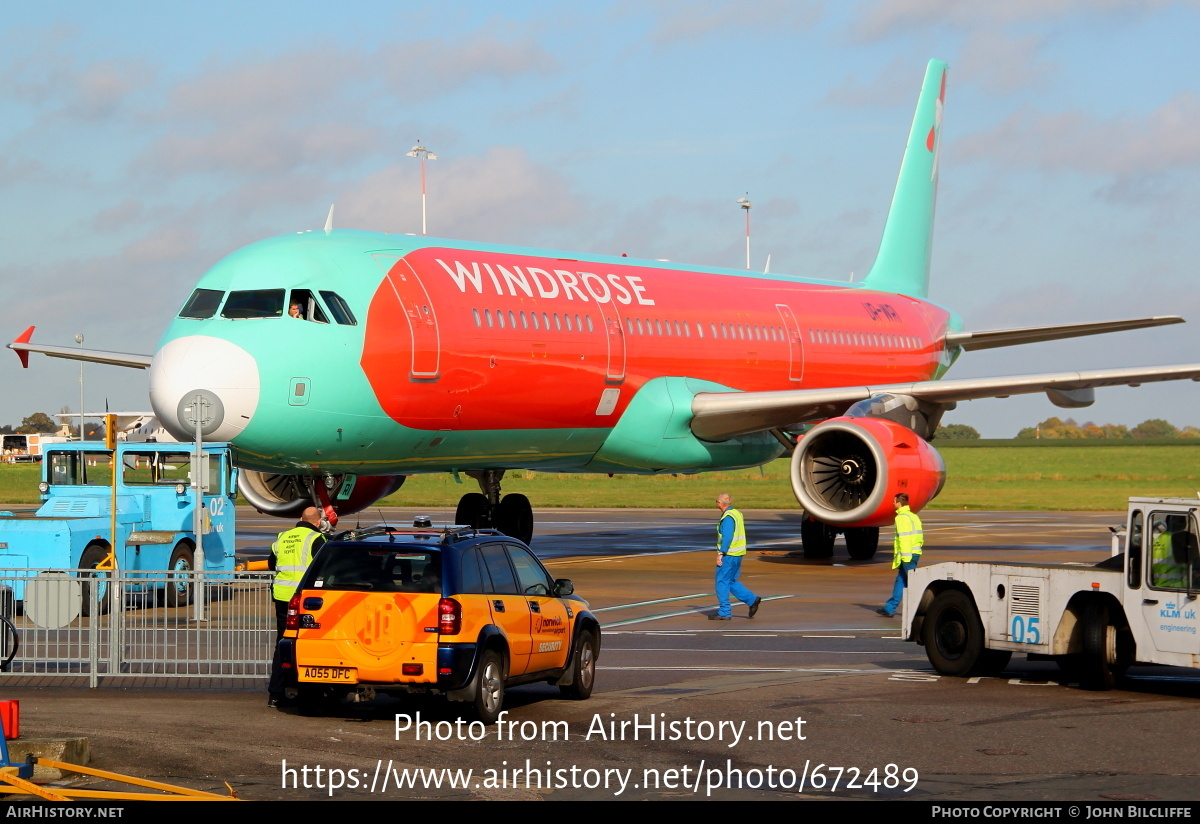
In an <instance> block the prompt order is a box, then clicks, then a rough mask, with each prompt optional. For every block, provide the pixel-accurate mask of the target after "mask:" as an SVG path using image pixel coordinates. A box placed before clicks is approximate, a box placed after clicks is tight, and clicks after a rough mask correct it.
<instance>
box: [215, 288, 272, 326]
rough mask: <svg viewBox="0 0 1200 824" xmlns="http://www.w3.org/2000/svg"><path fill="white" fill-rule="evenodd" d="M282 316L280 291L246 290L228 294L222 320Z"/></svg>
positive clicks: (222, 311)
mask: <svg viewBox="0 0 1200 824" xmlns="http://www.w3.org/2000/svg"><path fill="white" fill-rule="evenodd" d="M282 316H283V290H282V289H248V290H245V291H241V292H230V293H229V300H227V301H225V308H224V309H222V310H221V317H223V318H235V319H236V318H278V317H282Z"/></svg>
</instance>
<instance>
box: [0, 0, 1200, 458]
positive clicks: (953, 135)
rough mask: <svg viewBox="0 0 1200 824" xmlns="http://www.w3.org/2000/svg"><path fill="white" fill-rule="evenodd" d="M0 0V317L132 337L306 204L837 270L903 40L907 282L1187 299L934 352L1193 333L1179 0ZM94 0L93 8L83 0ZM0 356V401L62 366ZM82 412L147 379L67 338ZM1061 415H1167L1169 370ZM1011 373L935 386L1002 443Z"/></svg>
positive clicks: (865, 194) (1106, 358) (881, 207)
mask: <svg viewBox="0 0 1200 824" xmlns="http://www.w3.org/2000/svg"><path fill="white" fill-rule="evenodd" d="M113 5H114V4H95V3H77V2H58V3H53V4H50V3H46V4H19V5H16V6H12V7H8V8H6V9H5V14H4V15H3V18H0V193H2V194H0V197H2V199H3V204H4V220H3V221H0V246H2V248H3V250H4V254H3V256H2V257H0V288H3V293H4V296H5V300H4V301H3V303H2V304H0V306H2V308H0V319H2V320H3V325H2V329H0V331H2V332H3V333H4V334H6V335H8V336H9V338H10V339H11V338H12V337H15V336H16V335H17V334H18V333H19V332H20V331H21V330H23V329H24V328H25V327H26V326H27V325H30V324H36V325H37V326H38V331H37V334H36V337H35V340H37V341H40V342H44V343H57V344H70V343H71V342H72V339H73V336H74V335H75V334H76V333H77V332H82V333H84V334H85V335H86V339H87V341H86V342H87V345H88V346H90V347H94V348H101V349H113V350H118V351H129V352H145V353H149V352H152V351H153V349H154V347H155V345H156V343H157V341H158V338H159V336H160V335H161V333H162V330H163V328H164V327H165V325H166V322H167V319H168V318H169V317H170V316H171V315H172V314H173V313H174V312H175V311H176V310H177V308H178V307H179V305H180V304H181V303H182V301H183V299H184V298H185V297H186V296H187V294H188V293H189V292H190V290H191V287H192V285H193V284H194V282H195V281H196V280H197V279H198V277H199V276H200V275H201V274H202V273H203V271H204V270H206V269H207V268H208V267H209V266H211V265H212V264H213V263H215V262H216V261H217V260H218V259H219V258H221V257H223V256H224V255H225V254H227V253H229V252H230V251H232V250H234V249H236V248H238V247H239V246H241V245H244V244H246V243H249V242H252V241H254V240H257V239H260V238H263V237H267V236H270V235H276V234H283V233H287V232H292V231H296V230H300V229H307V228H314V227H318V226H320V225H322V224H323V222H324V218H325V213H326V211H327V210H328V208H329V205H330V204H331V203H336V204H337V211H336V223H337V225H338V226H340V227H346V228H365V229H378V230H391V231H401V232H413V231H419V227H420V201H419V176H418V175H419V168H418V164H417V163H416V161H414V160H413V159H411V158H408V157H405V152H407V151H408V149H409V148H410V147H411V146H412V145H413V144H414V143H415V142H416V141H417V139H420V140H421V141H422V142H423V143H425V145H427V146H429V147H430V148H431V149H432V150H434V151H436V152H437V153H438V154H439V159H438V160H436V161H432V162H431V164H430V168H429V208H430V214H429V221H430V226H429V231H430V234H432V235H441V236H445V237H451V238H462V239H471V240H485V241H497V242H505V243H514V244H521V245H532V246H549V247H554V248H562V249H575V250H579V251H587V252H596V253H615V254H620V253H628V254H629V255H631V256H634V257H648V258H669V259H671V260H676V261H681V262H688V263H697V264H708V265H714V266H735V267H736V266H741V265H742V264H743V260H744V257H743V256H744V245H743V243H744V241H743V236H742V228H743V224H742V215H741V213H740V211H739V209H738V207H737V205H736V204H735V202H734V201H735V200H736V199H737V198H738V197H741V196H742V195H743V194H744V193H746V192H748V193H749V196H750V198H751V200H752V201H753V203H754V210H753V213H752V216H753V256H754V265H755V266H756V267H761V266H762V265H763V264H764V262H765V259H766V256H767V255H768V254H770V255H771V269H772V271H775V272H790V273H795V274H802V275H809V276H815V277H827V278H831V279H846V278H849V277H851V276H852V273H854V274H853V276H856V277H861V276H862V275H863V274H864V273H865V272H866V271H867V269H869V268H870V264H871V261H872V260H873V257H874V254H875V250H876V248H877V245H878V242H879V236H880V232H881V231H882V226H883V220H884V217H885V215H886V210H887V207H888V204H889V201H890V198H891V192H892V187H893V185H894V182H895V177H896V172H897V170H898V166H899V161H900V155H901V152H902V149H903V145H904V140H905V137H906V135H907V130H908V127H909V122H910V118H911V115H912V108H913V106H914V104H915V102H916V96H917V92H918V90H919V87H920V83H921V78H922V75H923V73H924V67H925V63H926V61H927V60H928V59H929V58H931V57H937V58H941V59H945V60H947V61H948V62H949V63H950V75H949V82H948V89H947V101H946V110H945V121H944V124H945V125H944V132H943V149H942V150H943V154H942V159H941V176H940V191H939V200H938V217H937V223H936V227H937V228H936V233H935V240H934V253H933V279H932V283H933V285H932V290H933V296H934V298H935V299H937V300H938V301H940V302H942V303H944V304H946V305H948V306H950V307H952V308H954V309H956V310H957V311H958V312H960V313H961V314H962V315H963V316H964V318H965V320H966V322H967V324H968V327H969V328H976V329H987V328H996V327H1004V326H1020V325H1034V324H1044V323H1059V322H1073V321H1085V320H1103V319H1109V318H1119V317H1132V316H1140V315H1144V314H1169V313H1171V314H1175V313H1177V314H1182V315H1184V316H1185V317H1189V318H1191V319H1192V322H1191V323H1189V324H1188V325H1185V326H1177V327H1170V328H1166V329H1159V330H1147V331H1142V332H1133V333H1127V334H1123V335H1113V336H1106V337H1099V338H1092V339H1090V340H1083V341H1074V342H1058V343H1050V344H1043V345H1034V346H1027V347H1017V348H1012V349H1008V350H995V351H992V352H981V353H975V354H967V355H965V356H964V357H963V358H962V359H961V360H960V361H959V364H958V365H956V366H955V368H954V370H953V371H952V372H951V376H954V377H972V376H982V375H1002V374H1018V373H1025V372H1035V371H1059V370H1068V369H1090V368H1103V367H1110V366H1138V365H1148V364H1158V363H1190V362H1195V361H1197V360H1200V357H1197V351H1196V350H1197V347H1196V346H1195V344H1196V342H1197V339H1198V334H1200V290H1197V288H1196V285H1195V280H1196V275H1195V272H1194V270H1195V267H1196V261H1197V260H1198V259H1200V255H1198V253H1200V233H1198V232H1196V231H1195V230H1194V229H1193V224H1194V222H1195V216H1196V215H1197V214H1200V208H1198V207H1200V187H1198V186H1197V183H1200V90H1197V88H1196V83H1197V80H1196V78H1198V77H1200V58H1198V57H1197V50H1196V48H1195V43H1197V42H1200V4H1198V3H1196V2H1153V1H1152V0H1142V2H1132V0H1091V2H1083V1H1082V0H1080V1H1079V2H1072V1H1070V0H1039V1H1038V2H1034V1H1033V0H1007V1H1006V2H953V1H952V0H893V2H857V3H856V2H846V3H836V4H835V3H823V2H803V0H795V1H793V2H775V1H774V0H764V2H728V3H726V2H687V3H685V2H657V3H656V2H636V3H635V2H632V0H630V1H629V2H607V3H605V2H596V3H589V4H576V3H551V2H544V3H516V2H514V3H505V4H494V3H439V4H425V3H421V4H416V3H414V4H407V3H345V4H340V5H339V4H329V3H305V2H289V3H253V2H242V3H225V2H209V3H206V4H204V5H203V6H186V5H178V4H176V5H171V4H159V3H135V2H127V3H122V4H115V6H116V7H115V9H114V8H113V7H112V6H113ZM106 6H108V7H106ZM32 363H33V367H32V368H31V369H29V370H28V371H23V370H21V369H20V368H19V366H18V364H17V360H16V358H15V357H13V356H12V355H11V354H10V355H9V356H8V358H7V359H0V370H2V371H0V380H2V381H3V383H2V384H0V385H2V386H3V387H4V390H5V391H4V392H3V393H0V423H5V422H12V423H17V422H19V421H20V419H21V418H22V417H24V416H25V415H27V414H29V413H30V412H33V411H47V412H54V411H57V410H58V409H59V408H61V407H63V406H70V407H71V408H72V409H76V408H77V405H78V396H79V393H78V385H77V379H78V366H77V365H75V364H72V363H68V362H60V361H53V360H50V359H47V358H43V357H35V358H34V359H33V361H32ZM86 387H87V405H88V406H89V407H101V406H103V404H104V401H105V400H106V399H107V401H108V403H109V404H110V406H111V407H112V408H124V409H141V408H146V407H147V406H148V404H147V401H146V380H145V375H144V374H142V373H134V372H131V371H129V370H121V369H115V368H104V367H98V366H90V367H87V378H86ZM1097 395H1098V401H1097V403H1096V405H1095V406H1094V407H1092V408H1091V409H1087V410H1079V411H1078V412H1076V413H1075V417H1077V418H1079V419H1080V420H1084V419H1090V420H1095V421H1097V422H1099V423H1107V422H1116V423H1126V424H1131V425H1132V424H1135V423H1138V422H1139V421H1141V420H1144V419H1145V418H1148V417H1165V418H1167V419H1169V420H1171V421H1172V422H1174V423H1176V424H1177V425H1185V424H1186V425H1200V411H1198V409H1197V403H1196V401H1197V400H1198V398H1200V392H1198V389H1197V387H1196V384H1194V383H1190V382H1189V383H1186V384H1177V385H1171V386H1168V385H1162V386H1147V387H1142V388H1140V389H1111V390H1100V391H1099V392H1098V393H1097ZM1056 413H1059V410H1057V409H1055V408H1054V407H1052V406H1051V405H1050V404H1049V403H1048V402H1047V401H1046V400H1045V399H1044V398H1043V397H1041V396H1038V397H1034V398H1017V399H1010V400H992V401H976V402H972V403H969V404H964V405H963V406H962V407H960V409H958V410H956V411H954V412H951V413H949V415H948V416H947V418H946V420H947V421H948V422H957V423H968V424H971V425H973V426H976V427H977V428H979V429H980V430H981V431H982V432H983V433H984V434H985V435H988V436H993V437H1008V436H1011V435H1013V434H1015V432H1016V431H1017V430H1018V429H1020V428H1021V427H1024V426H1027V425H1032V424H1033V423H1034V422H1036V421H1038V420H1041V419H1043V418H1045V417H1047V416H1049V415H1051V414H1056Z"/></svg>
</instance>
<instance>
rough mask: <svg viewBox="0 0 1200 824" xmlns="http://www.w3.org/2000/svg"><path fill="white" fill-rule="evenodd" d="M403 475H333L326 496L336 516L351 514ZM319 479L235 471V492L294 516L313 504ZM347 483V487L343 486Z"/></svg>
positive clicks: (265, 510) (394, 487) (277, 513)
mask: <svg viewBox="0 0 1200 824" xmlns="http://www.w3.org/2000/svg"><path fill="white" fill-rule="evenodd" d="M405 477H407V476H405V475H335V476H333V477H332V478H331V479H330V480H332V482H333V484H332V486H330V487H329V498H330V500H331V501H332V503H333V510H334V512H336V513H337V514H338V515H353V514H354V513H355V512H359V511H361V510H363V509H366V508H367V507H369V506H370V505H371V504H373V503H375V502H376V501H378V500H379V499H381V498H386V497H387V496H388V495H391V494H392V493H393V492H395V491H396V490H397V489H399V488H400V487H401V486H402V485H403V484H404V479H405ZM317 483H327V481H326V480H325V479H322V478H311V477H307V476H303V475H280V474H274V473H268V472H255V471H254V470H250V469H241V470H238V491H239V492H241V493H242V497H244V498H245V499H246V500H247V501H249V502H250V505H251V506H253V507H254V508H255V509H257V510H258V511H259V512H262V513H265V514H267V515H274V516H276V517H279V518H295V517H298V516H299V515H300V513H301V512H303V511H304V509H305V507H309V506H313V505H314V503H313V493H312V484H317ZM347 486H349V489H348V490H347V489H346V487H347Z"/></svg>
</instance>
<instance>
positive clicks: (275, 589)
mask: <svg viewBox="0 0 1200 824" xmlns="http://www.w3.org/2000/svg"><path fill="white" fill-rule="evenodd" d="M318 540H320V541H321V542H324V541H325V536H324V535H322V534H321V533H320V532H318V531H317V530H315V529H312V528H311V527H308V526H297V527H293V528H291V529H289V530H287V531H286V532H280V533H279V537H278V538H276V540H275V543H273V544H271V552H272V554H274V555H275V583H274V584H272V585H271V597H272V598H274V599H275V600H276V601H290V600H291V599H292V596H293V595H295V594H296V586H297V584H299V583H300V579H301V578H302V577H303V576H304V570H306V569H308V565H309V564H311V563H312V556H313V544H314V543H316V542H317V541H318Z"/></svg>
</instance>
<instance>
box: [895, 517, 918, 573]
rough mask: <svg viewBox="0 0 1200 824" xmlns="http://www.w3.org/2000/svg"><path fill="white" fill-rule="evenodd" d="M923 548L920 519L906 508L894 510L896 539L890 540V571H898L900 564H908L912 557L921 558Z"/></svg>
mask: <svg viewBox="0 0 1200 824" xmlns="http://www.w3.org/2000/svg"><path fill="white" fill-rule="evenodd" d="M923 546H925V532H924V531H923V529H922V527H921V519H920V518H918V517H917V513H915V512H913V511H912V510H911V509H909V508H908V507H907V506H902V507H900V508H899V509H897V510H896V537H895V538H894V539H893V540H892V569H899V567H900V564H901V563H905V564H906V563H908V562H910V561H911V560H912V559H913V558H914V557H917V558H920V557H921V547H923Z"/></svg>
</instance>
